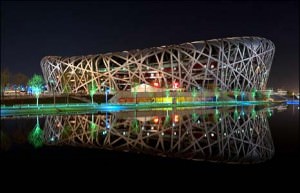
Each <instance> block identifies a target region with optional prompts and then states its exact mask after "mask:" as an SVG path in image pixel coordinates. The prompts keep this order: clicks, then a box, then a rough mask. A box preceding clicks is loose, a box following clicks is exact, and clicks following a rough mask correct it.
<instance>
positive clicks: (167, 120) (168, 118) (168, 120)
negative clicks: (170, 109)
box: [164, 115, 171, 126]
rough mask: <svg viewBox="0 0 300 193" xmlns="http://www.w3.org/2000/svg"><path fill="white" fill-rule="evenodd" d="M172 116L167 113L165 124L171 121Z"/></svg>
mask: <svg viewBox="0 0 300 193" xmlns="http://www.w3.org/2000/svg"><path fill="white" fill-rule="evenodd" d="M170 120H171V118H170V116H169V115H166V118H165V121H164V126H166V125H168V124H169V123H170Z"/></svg>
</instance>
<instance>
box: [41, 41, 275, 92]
mask: <svg viewBox="0 0 300 193" xmlns="http://www.w3.org/2000/svg"><path fill="white" fill-rule="evenodd" d="M274 52H275V46H274V44H273V43H272V42H271V41H270V40H267V39H265V38H260V37H234V38H224V39H213V40H207V41H195V42H189V43H183V44H180V45H169V46H160V47H153V48H147V49H142V50H139V49H137V50H131V51H122V52H115V53H106V54H96V55H87V56H73V57H61V56H46V57H44V58H43V59H42V61H41V67H42V72H43V76H44V78H45V81H46V83H47V84H48V85H49V88H50V89H51V90H53V89H54V91H55V92H57V93H64V92H65V90H69V91H70V92H71V93H84V94H88V93H89V85H91V84H94V85H96V86H97V88H98V91H97V92H98V93H104V92H105V91H106V90H107V89H109V90H110V92H111V93H113V94H114V93H118V92H119V93H120V92H121V91H133V90H134V91H135V92H139V93H140V92H141V93H147V92H151V93H161V92H165V91H171V92H172V91H181V92H191V91H193V90H197V91H199V92H202V91H203V92H204V91H212V90H214V89H216V88H217V89H219V90H221V91H233V90H239V91H244V92H250V91H252V90H253V89H255V90H265V89H266V84H267V80H268V76H269V72H270V68H271V64H272V60H273V56H274Z"/></svg>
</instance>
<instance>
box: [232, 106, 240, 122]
mask: <svg viewBox="0 0 300 193" xmlns="http://www.w3.org/2000/svg"><path fill="white" fill-rule="evenodd" d="M238 117H239V112H238V110H237V108H235V110H234V114H233V118H234V120H235V121H236V120H238Z"/></svg>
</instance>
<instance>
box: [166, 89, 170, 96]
mask: <svg viewBox="0 0 300 193" xmlns="http://www.w3.org/2000/svg"><path fill="white" fill-rule="evenodd" d="M169 96H170V90H169V89H167V90H166V97H167V98H169Z"/></svg>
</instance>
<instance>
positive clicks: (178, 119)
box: [43, 107, 274, 164]
mask: <svg viewBox="0 0 300 193" xmlns="http://www.w3.org/2000/svg"><path fill="white" fill-rule="evenodd" d="M270 113H272V112H271V111H270V109H264V108H262V109H258V107H247V109H237V108H235V107H233V108H229V109H228V108H226V109H224V108H220V109H216V108H212V109H182V110H181V109H176V110H175V109H171V110H160V111H128V112H117V113H106V114H95V115H63V116H47V117H46V120H45V125H44V128H43V131H44V132H43V137H44V140H43V141H44V143H45V144H46V145H54V146H57V145H59V146H60V145H71V146H84V147H94V148H100V149H109V150H116V151H129V152H140V153H144V154H150V155H155V156H164V157H173V158H182V159H188V160H205V161H213V162H215V161H216V162H224V163H238V164H241V163H243V164H244V163H258V162H264V161H266V160H269V159H271V158H272V157H273V155H274V145H273V141H272V136H271V132H270V129H269V124H268V120H267V117H268V116H269V115H270Z"/></svg>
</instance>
